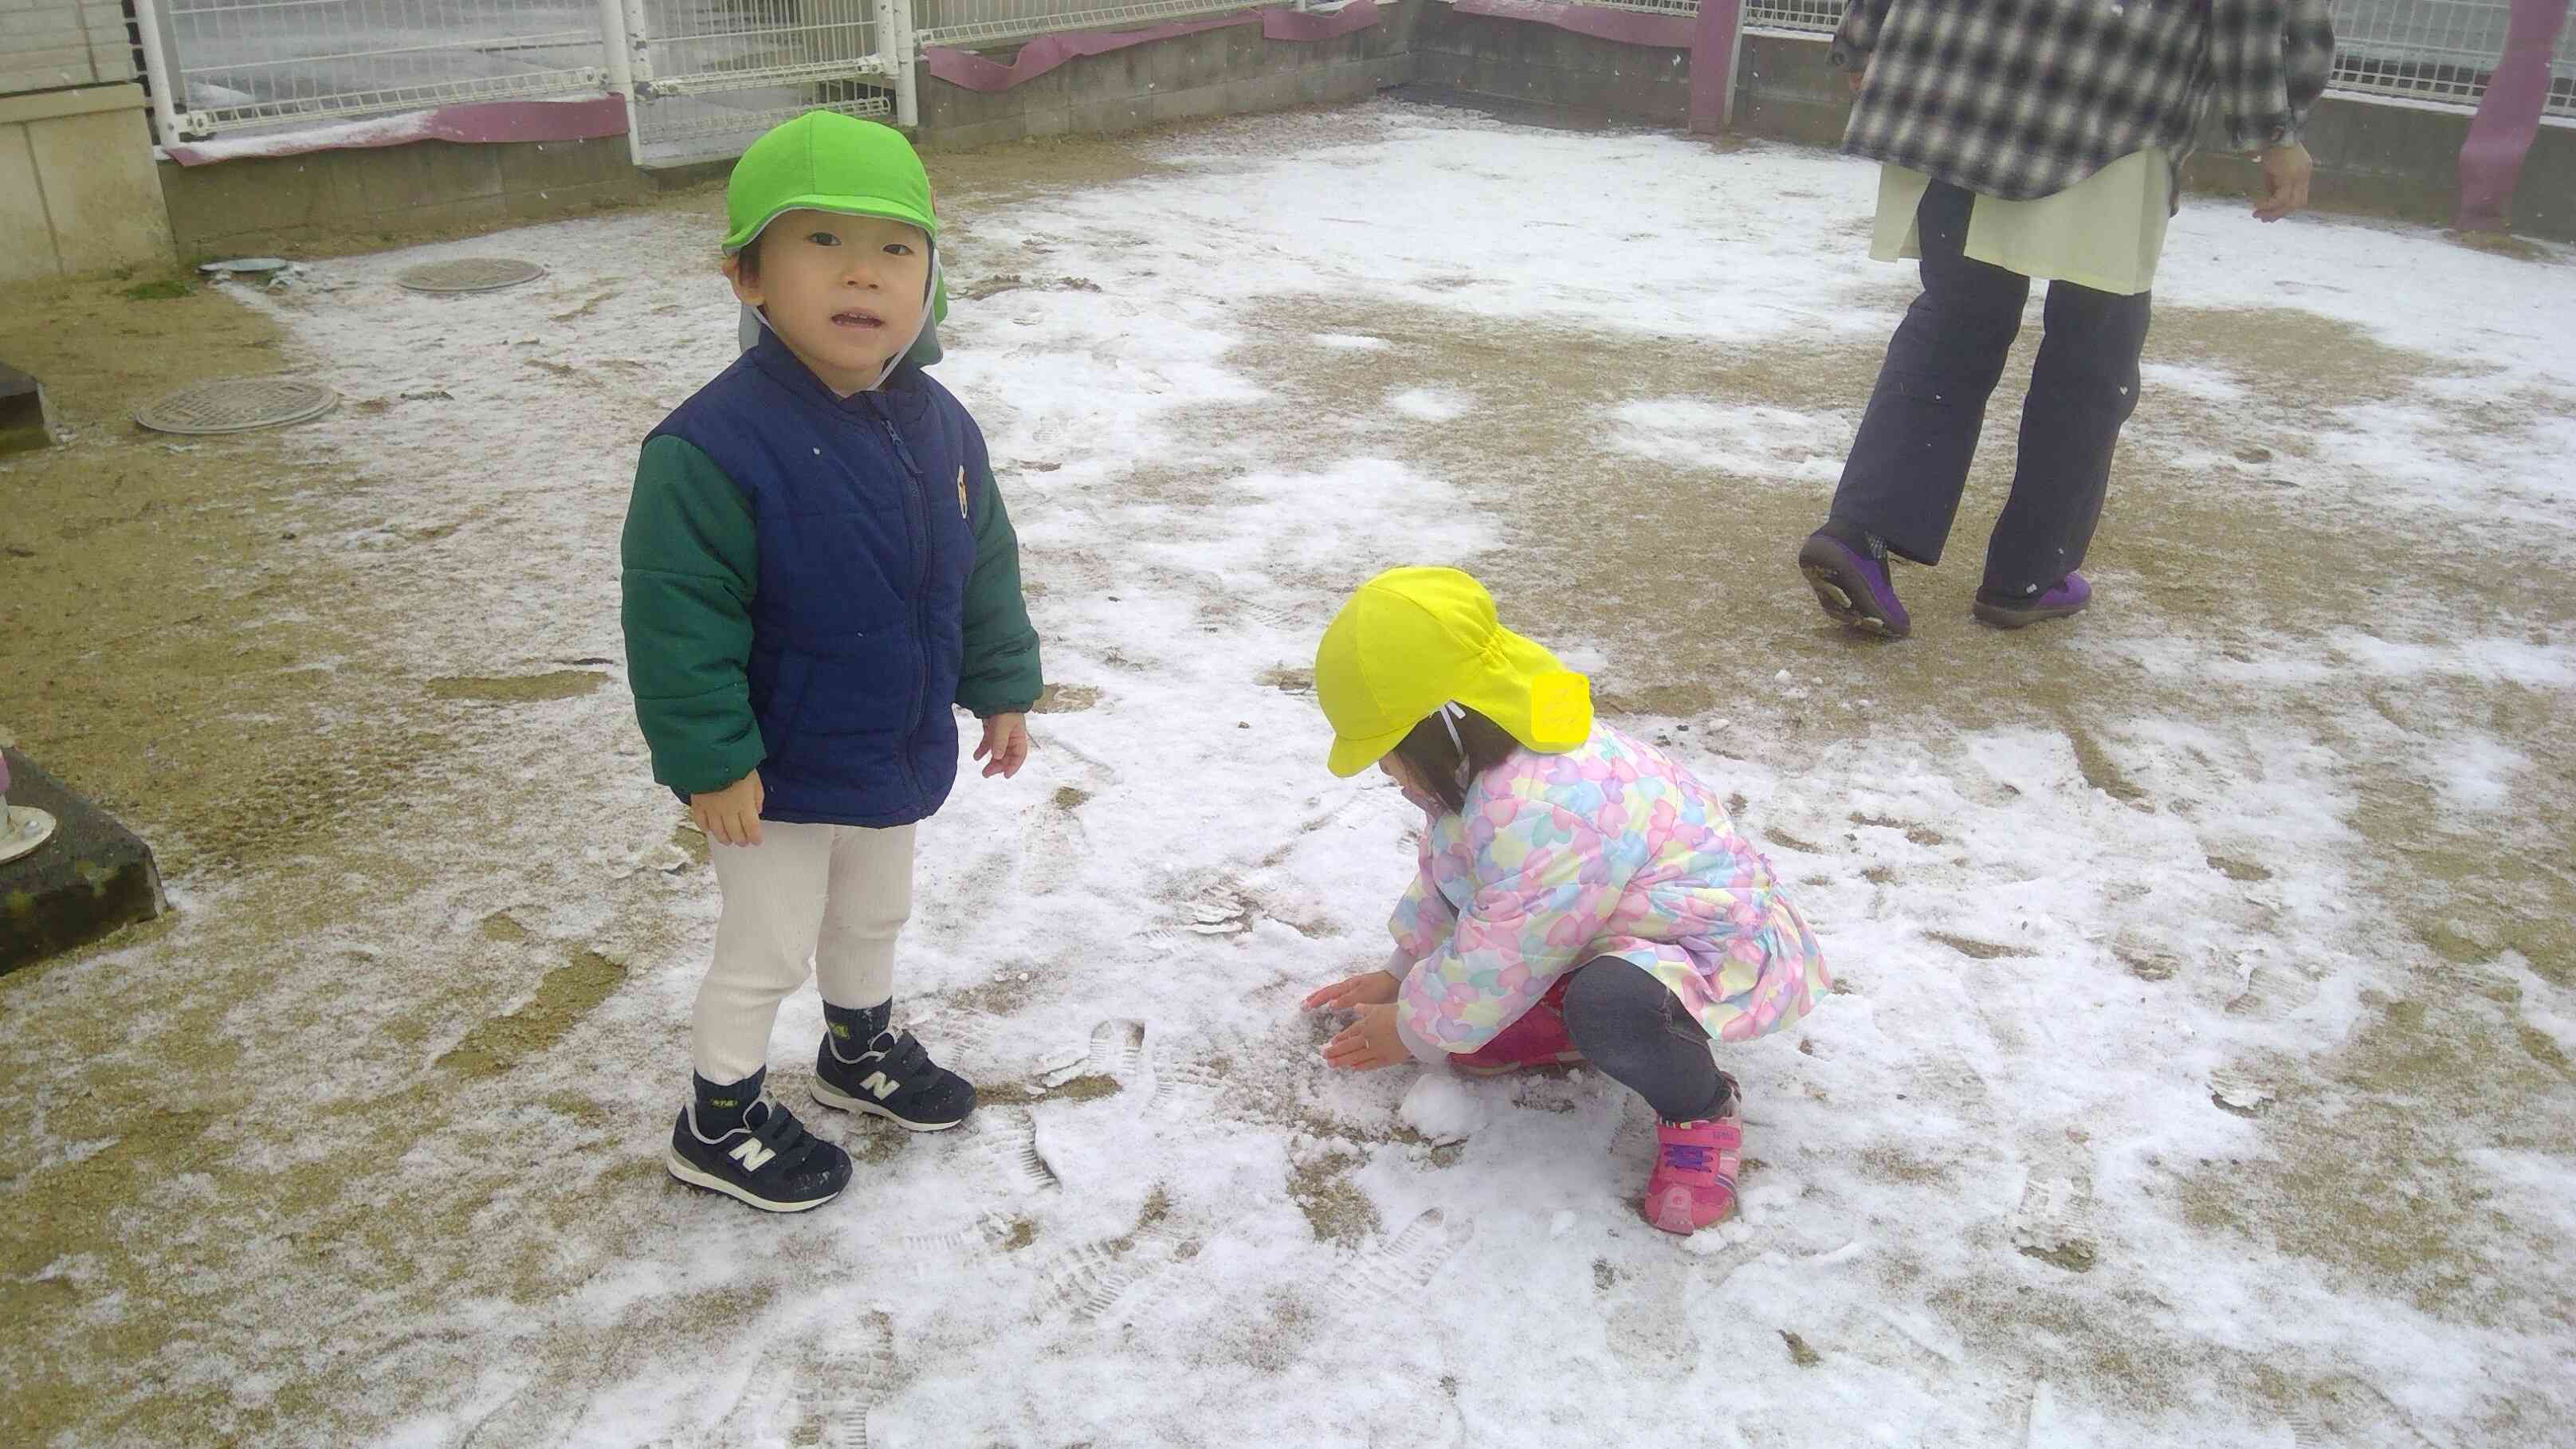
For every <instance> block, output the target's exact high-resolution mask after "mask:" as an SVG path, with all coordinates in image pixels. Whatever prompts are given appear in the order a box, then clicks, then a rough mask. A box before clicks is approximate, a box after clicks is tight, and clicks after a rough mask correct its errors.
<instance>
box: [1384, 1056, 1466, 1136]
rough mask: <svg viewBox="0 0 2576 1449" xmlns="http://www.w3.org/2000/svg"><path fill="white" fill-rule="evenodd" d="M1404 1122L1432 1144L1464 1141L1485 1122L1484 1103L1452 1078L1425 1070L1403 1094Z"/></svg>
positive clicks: (1461, 1083) (1460, 1082)
mask: <svg viewBox="0 0 2576 1449" xmlns="http://www.w3.org/2000/svg"><path fill="white" fill-rule="evenodd" d="M1399 1111H1400V1113H1401V1115H1402V1116H1403V1118H1404V1125H1406V1126H1407V1127H1410V1128H1412V1129H1413V1130H1414V1131H1416V1132H1419V1133H1421V1134H1422V1135H1423V1136H1425V1137H1427V1138H1429V1139H1431V1141H1432V1142H1433V1143H1434V1144H1435V1145H1446V1144H1448V1143H1451V1142H1464V1141H1466V1140H1467V1139H1468V1138H1469V1137H1471V1136H1474V1135H1475V1133H1476V1132H1477V1130H1478V1129H1479V1128H1482V1127H1483V1126H1484V1125H1485V1104H1484V1102H1483V1101H1482V1100H1481V1099H1479V1098H1478V1097H1477V1096H1476V1094H1475V1093H1474V1092H1472V1091H1469V1090H1468V1088H1467V1084H1466V1083H1464V1082H1462V1081H1459V1080H1458V1079H1457V1078H1456V1077H1451V1076H1444V1075H1442V1074H1440V1073H1438V1072H1425V1073H1423V1074H1422V1076H1421V1079H1420V1080H1418V1081H1416V1082H1415V1083H1414V1084H1413V1086H1412V1089H1411V1090H1409V1091H1407V1092H1406V1093H1405V1094H1404V1106H1403V1107H1402V1108H1400V1109H1399Z"/></svg>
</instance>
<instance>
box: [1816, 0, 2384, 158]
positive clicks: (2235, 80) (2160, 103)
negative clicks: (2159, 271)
mask: <svg viewBox="0 0 2576 1449" xmlns="http://www.w3.org/2000/svg"><path fill="white" fill-rule="evenodd" d="M1833 59H1834V64H1835V65H1837V66H1840V67H1841V68H1843V69H1844V70H1854V71H1856V70H1861V69H1863V68H1864V67H1866V68H1867V71H1868V75H1869V79H1868V81H1867V83H1865V84H1864V85H1863V86H1862V87H1861V92H1860V97H1859V99H1858V100H1857V101H1856V102H1855V103H1854V104H1853V106H1852V115H1851V124H1850V127H1849V128H1848V129H1847V130H1846V131H1845V132H1844V133H1843V150H1844V151H1845V152H1846V153H1848V154H1851V155H1854V156H1866V157H1869V158H1870V159H1872V160H1875V161H1887V162H1893V163H1895V164H1896V165H1899V166H1904V167H1908V168H1910V169H1912V170H1916V171H1921V172H1923V173H1925V174H1926V175H1929V176H1931V177H1932V178H1933V179H1934V180H1936V181H1947V182H1949V183H1950V184H1952V185H1954V186H1959V187H1964V188H1965V189H1967V190H1969V191H1973V192H1976V193H1977V194H1979V195H1981V196H1992V197H1996V198H1999V199H2001V200H2005V201H2029V200H2033V199H2035V198H2038V197H2042V196H2054V195H2056V194H2057V193H2058V192H2061V191H2064V190H2065V189H2067V188H2068V187H2070V186H2073V185H2075V184H2076V183H2077V182H2079V181H2082V180H2083V179H2084V178H2086V177H2088V176H2090V175H2092V174H2093V173H2094V172H2096V171H2099V170H2101V169H2102V168H2103V167H2105V166H2108V165H2110V164H2111V163H2112V162H2114V161H2117V160H2119V159H2120V158H2121V157H2123V156H2128V155H2133V154H2135V153H2136V152H2138V151H2141V150H2143V149H2145V148H2146V147H2149V146H2162V147H2164V148H2165V149H2166V151H2167V152H2168V153H2170V154H2171V155H2172V156H2173V158H2174V164H2175V168H2176V170H2177V171H2179V170H2180V168H2181V163H2182V158H2183V156H2184V155H2185V154H2186V153H2188V152H2189V151H2190V149H2191V142H2192V137H2193V134H2194V133H2195V132H2196V131H2197V130H2198V129H2199V126H2200V119H2201V115H2202V112H2203V111H2205V110H2206V109H2208V108H2209V106H2210V105H2211V103H2212V102H2213V100H2214V101H2215V103H2216V106H2217V110H2218V114H2219V118H2220V120H2221V122H2222V124H2223V126H2224V128H2225V131H2226V136H2227V140H2228V144H2229V145H2230V146H2231V147H2232V148H2233V149H2235V150H2239V151H2250V150H2253V149H2255V148H2256V147H2258V146H2265V145H2286V144H2289V143H2290V142H2293V141H2296V140H2298V139H2299V135H2300V132H2301V130H2302V129H2303V128H2304V126H2305V125H2306V122H2307V114H2308V108H2309V107H2310V106H2312V105H2314V104H2315V103H2316V99H2317V96H2318V95H2319V93H2321V92H2322V91H2324V89H2325V82H2326V73H2327V71H2328V70H2329V69H2330V68H2331V67H2332V64H2333V61H2334V22H2333V21H2332V19H2330V18H2329V17H2328V15H2327V14H2326V0H1849V4H1848V6H1847V8H1846V9H1845V10H1844V11H1843V22H1842V26H1841V28H1840V29H1838V30H1836V31H1835V32H1834V49H1833ZM2174 193H2175V195H2176V197H2177V198H2179V196H2180V194H2181V187H2180V186H2176V187H2175V188H2174Z"/></svg>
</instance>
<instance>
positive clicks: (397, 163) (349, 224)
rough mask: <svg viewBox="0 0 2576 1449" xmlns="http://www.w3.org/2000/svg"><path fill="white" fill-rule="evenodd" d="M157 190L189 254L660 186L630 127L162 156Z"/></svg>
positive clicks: (542, 209)
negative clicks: (632, 141) (512, 137)
mask: <svg viewBox="0 0 2576 1449" xmlns="http://www.w3.org/2000/svg"><path fill="white" fill-rule="evenodd" d="M161 188H162V190H163V191H164V192H165V193H166V194H167V195H168V197H169V204H170V230H171V232H172V234H173V236H174V237H175V238H176V241H177V244H178V249H179V254H180V255H181V256H182V257H184V258H188V259H190V260H204V259H218V258H221V257H230V256H243V255H249V254H256V253H261V252H273V251H285V250H292V249H294V248H296V247H298V246H312V245H324V244H330V243H335V242H345V241H348V240H353V239H354V240H359V241H365V242H391V241H401V240H408V239H413V238H417V237H422V236H427V235H431V234H436V233H441V232H473V231H496V230H499V229H500V228H502V227H505V226H513V225H517V224H520V223H523V222H532V221H551V220H554V219H556V218H559V217H565V216H574V215H578V214H580V213H582V212H585V211H590V210H593V209H596V208H597V207H599V206H602V205H615V204H622V203H625V202H631V201H640V200H642V199H644V198H645V197H647V196H649V195H650V194H651V193H652V189H653V188H652V183H651V182H649V181H648V180H646V179H645V178H644V177H643V176H642V174H640V173H639V172H637V171H636V169H635V166H634V162H633V159H632V158H631V157H630V156H629V155H628V153H627V149H626V138H625V137H623V136H610V137H605V138H602V139H597V140H583V141H520V142H506V143H494V144H488V145H465V144H460V143H457V142H452V141H415V142H412V143H410V144H409V145H403V146H384V147H377V148H373V149H361V150H347V151H312V152H307V153H305V154H303V155H299V156H263V157H245V158H242V159H240V160H234V161H218V162H215V163H213V164H211V165H205V166H181V165H178V164H176V163H174V162H163V163H162V165H161Z"/></svg>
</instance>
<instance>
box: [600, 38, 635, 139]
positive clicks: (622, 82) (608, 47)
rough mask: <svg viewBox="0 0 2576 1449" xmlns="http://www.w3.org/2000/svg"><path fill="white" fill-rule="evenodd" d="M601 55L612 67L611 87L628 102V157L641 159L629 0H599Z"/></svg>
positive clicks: (609, 85) (601, 58)
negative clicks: (628, 29) (628, 35)
mask: <svg viewBox="0 0 2576 1449" xmlns="http://www.w3.org/2000/svg"><path fill="white" fill-rule="evenodd" d="M599 56H600V60H601V62H602V63H603V65H604V66H605V67H606V69H607V71H608V89H609V90H610V92H612V93H613V94H615V95H616V97H617V98H618V99H619V100H621V101H624V102H625V103H626V155H627V159H628V160H630V161H636V162H639V163H640V161H641V160H642V158H641V157H640V156H638V155H637V154H636V150H635V147H636V137H635V55H634V50H633V48H632V46H631V45H630V44H629V42H628V40H627V38H626V3H625V0H599Z"/></svg>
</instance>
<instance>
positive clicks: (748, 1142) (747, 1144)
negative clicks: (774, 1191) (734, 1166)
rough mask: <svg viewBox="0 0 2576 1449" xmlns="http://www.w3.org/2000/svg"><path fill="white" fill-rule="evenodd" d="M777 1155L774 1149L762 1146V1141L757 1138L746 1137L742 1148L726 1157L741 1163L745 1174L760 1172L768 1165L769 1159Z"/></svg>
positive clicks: (727, 1154) (736, 1149)
mask: <svg viewBox="0 0 2576 1449" xmlns="http://www.w3.org/2000/svg"><path fill="white" fill-rule="evenodd" d="M777 1155H778V1153H777V1152H776V1151H774V1150H773V1149H771V1148H768V1147H765V1146H762V1145H761V1141H760V1139H759V1138H757V1137H746V1138H744V1139H742V1145H741V1146H740V1147H737V1148H735V1149H734V1150H733V1151H731V1152H728V1153H726V1154H725V1156H727V1157H730V1158H732V1159H733V1160H734V1161H736V1162H739V1163H741V1164H742V1170H743V1171H745V1172H758V1171H760V1169H761V1168H762V1167H763V1166H766V1165H767V1164H768V1162H769V1159H771V1158H773V1157H776V1156H777Z"/></svg>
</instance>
